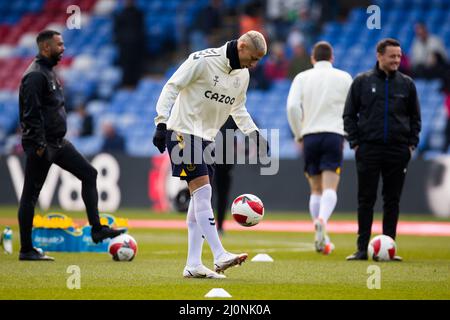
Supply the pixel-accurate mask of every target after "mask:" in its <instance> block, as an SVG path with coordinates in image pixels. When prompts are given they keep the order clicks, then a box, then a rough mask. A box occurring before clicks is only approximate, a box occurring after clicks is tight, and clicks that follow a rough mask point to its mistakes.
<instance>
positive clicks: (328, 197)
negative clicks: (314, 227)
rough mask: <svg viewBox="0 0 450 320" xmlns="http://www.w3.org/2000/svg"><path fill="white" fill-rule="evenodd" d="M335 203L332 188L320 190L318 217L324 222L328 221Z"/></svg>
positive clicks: (335, 199)
mask: <svg viewBox="0 0 450 320" xmlns="http://www.w3.org/2000/svg"><path fill="white" fill-rule="evenodd" d="M336 203H337V194H336V191H334V190H333V189H325V190H323V192H322V198H321V199H320V210H319V218H320V219H322V220H323V221H324V222H325V223H327V222H328V219H329V218H330V216H331V214H332V213H333V211H334V208H335V207H336Z"/></svg>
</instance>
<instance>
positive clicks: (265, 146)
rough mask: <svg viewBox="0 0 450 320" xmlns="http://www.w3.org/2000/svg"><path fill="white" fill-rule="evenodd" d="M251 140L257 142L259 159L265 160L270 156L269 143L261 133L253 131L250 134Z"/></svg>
mask: <svg viewBox="0 0 450 320" xmlns="http://www.w3.org/2000/svg"><path fill="white" fill-rule="evenodd" d="M250 138H251V139H253V140H256V148H257V152H258V153H257V154H258V157H259V158H265V157H268V156H269V151H270V148H269V143H268V142H267V140H266V139H265V138H264V137H263V136H262V135H261V134H260V133H259V131H253V132H252V133H250Z"/></svg>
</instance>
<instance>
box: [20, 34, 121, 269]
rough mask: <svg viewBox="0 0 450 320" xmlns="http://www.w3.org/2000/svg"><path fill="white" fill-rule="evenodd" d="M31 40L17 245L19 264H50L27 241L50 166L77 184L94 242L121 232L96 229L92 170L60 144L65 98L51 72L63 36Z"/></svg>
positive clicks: (23, 89)
mask: <svg viewBox="0 0 450 320" xmlns="http://www.w3.org/2000/svg"><path fill="white" fill-rule="evenodd" d="M36 40H37V44H38V47H39V54H38V55H37V56H36V59H35V60H34V61H33V62H32V63H31V65H30V66H29V67H28V69H27V70H26V71H25V73H24V75H23V78H22V82H21V85H20V91H19V109H20V110H19V113H20V125H21V128H22V146H23V149H24V150H25V153H26V165H25V181H24V186H23V191H22V196H21V199H20V206H19V214H18V215H19V227H20V243H21V249H20V254H19V260H35V261H39V260H54V259H53V258H52V257H49V256H47V255H45V254H44V253H43V252H42V251H40V250H37V249H36V248H33V245H32V239H31V234H32V228H33V218H34V207H35V205H36V202H37V200H38V198H39V193H40V191H41V189H42V186H43V184H44V182H45V178H46V177H47V173H48V171H49V169H50V166H51V165H52V163H55V164H57V165H58V166H60V167H61V168H63V169H65V170H67V171H69V172H70V173H72V174H73V175H74V176H76V177H77V178H78V179H80V180H81V182H82V191H81V193H82V198H83V201H84V204H85V205H86V211H87V215H88V218H89V224H90V225H91V226H92V240H93V241H94V242H95V243H98V242H100V241H102V240H104V239H106V238H112V237H115V236H117V235H119V234H120V233H122V232H123V231H122V230H113V229H111V228H109V227H108V226H102V225H101V224H100V218H99V214H98V209H97V203H98V193H97V186H96V181H97V171H96V170H95V169H94V167H92V166H91V165H90V163H89V162H88V161H87V160H86V159H85V158H84V157H83V156H82V155H81V154H80V153H79V152H78V151H77V150H76V149H75V148H74V146H73V145H72V144H71V143H70V142H69V141H67V140H66V139H64V136H65V134H66V130H67V127H66V111H65V109H64V95H63V91H62V87H61V84H60V83H59V81H58V79H57V78H56V74H55V72H54V71H53V67H54V66H55V65H56V64H57V63H58V62H59V61H60V60H61V58H62V54H63V52H64V42H63V39H62V36H61V34H60V33H58V32H56V31H51V30H46V31H42V32H41V33H39V35H38V37H37V39H36Z"/></svg>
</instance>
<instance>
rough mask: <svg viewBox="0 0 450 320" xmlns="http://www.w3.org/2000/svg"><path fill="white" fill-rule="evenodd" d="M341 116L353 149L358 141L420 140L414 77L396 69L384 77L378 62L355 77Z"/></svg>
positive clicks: (392, 142) (413, 143) (408, 142)
mask: <svg viewBox="0 0 450 320" xmlns="http://www.w3.org/2000/svg"><path fill="white" fill-rule="evenodd" d="M343 118H344V129H345V131H346V133H347V135H348V136H347V140H348V141H349V143H350V146H351V147H352V148H353V147H354V146H356V145H360V144H361V143H374V144H385V145H400V144H405V145H408V146H413V147H416V146H417V144H418V143H419V132H420V129H421V118H420V106H419V101H418V98H417V91H416V86H415V85H414V82H413V80H412V79H411V78H410V77H408V76H406V75H404V74H402V73H401V72H398V71H396V72H393V73H391V74H390V75H389V76H387V75H386V73H385V72H384V71H382V70H381V69H380V68H379V66H378V63H377V64H376V66H375V68H374V69H373V70H370V71H367V72H364V73H362V74H360V75H358V76H357V77H356V78H355V79H354V81H353V83H352V85H351V87H350V90H349V93H348V96H347V100H346V102H345V109H344V115H343Z"/></svg>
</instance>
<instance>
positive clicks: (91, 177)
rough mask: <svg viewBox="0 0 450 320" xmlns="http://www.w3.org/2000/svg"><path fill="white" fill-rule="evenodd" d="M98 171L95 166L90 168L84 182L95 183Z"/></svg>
mask: <svg viewBox="0 0 450 320" xmlns="http://www.w3.org/2000/svg"><path fill="white" fill-rule="evenodd" d="M97 175H98V171H97V169H95V168H94V167H93V166H89V169H87V170H86V172H85V174H84V182H87V183H95V182H96V181H97Z"/></svg>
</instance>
